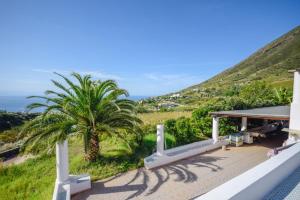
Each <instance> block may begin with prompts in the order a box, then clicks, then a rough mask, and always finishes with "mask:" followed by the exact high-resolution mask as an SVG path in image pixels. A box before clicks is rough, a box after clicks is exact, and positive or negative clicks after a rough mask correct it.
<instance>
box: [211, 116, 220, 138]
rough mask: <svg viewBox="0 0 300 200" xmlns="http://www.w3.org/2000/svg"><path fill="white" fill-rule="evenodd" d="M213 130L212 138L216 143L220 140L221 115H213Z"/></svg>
mask: <svg viewBox="0 0 300 200" xmlns="http://www.w3.org/2000/svg"><path fill="white" fill-rule="evenodd" d="M212 128H213V130H212V138H213V140H214V143H216V142H218V139H219V117H216V116H213V127H212Z"/></svg>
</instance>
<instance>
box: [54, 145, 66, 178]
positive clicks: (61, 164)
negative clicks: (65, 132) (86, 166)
mask: <svg viewBox="0 0 300 200" xmlns="http://www.w3.org/2000/svg"><path fill="white" fill-rule="evenodd" d="M56 173H57V174H56V177H57V181H58V182H59V183H63V182H64V181H66V180H67V179H68V178H69V156H68V141H67V140H65V141H63V142H57V143H56Z"/></svg>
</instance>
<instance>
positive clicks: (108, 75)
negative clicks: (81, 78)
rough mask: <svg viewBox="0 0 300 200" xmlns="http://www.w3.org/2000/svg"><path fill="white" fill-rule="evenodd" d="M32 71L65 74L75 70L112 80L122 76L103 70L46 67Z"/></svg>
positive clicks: (119, 78)
mask: <svg viewBox="0 0 300 200" xmlns="http://www.w3.org/2000/svg"><path fill="white" fill-rule="evenodd" d="M32 71H34V72H41V73H54V72H57V73H60V74H65V75H69V74H70V73H72V72H77V73H79V74H83V75H87V74H89V75H91V76H92V77H94V78H100V79H113V80H122V78H121V77H120V76H117V75H114V74H109V73H103V72H99V71H81V70H69V71H68V70H56V69H52V70H47V69H33V70H32Z"/></svg>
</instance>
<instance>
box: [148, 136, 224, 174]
mask: <svg viewBox="0 0 300 200" xmlns="http://www.w3.org/2000/svg"><path fill="white" fill-rule="evenodd" d="M227 144H228V142H227V141H220V142H217V143H214V141H213V139H209V140H204V141H200V142H194V143H192V144H187V145H183V146H180V147H176V148H172V149H168V150H166V151H164V155H162V156H159V155H157V154H156V153H155V154H153V155H151V156H149V157H147V158H145V159H144V165H145V167H146V168H147V169H152V168H155V167H159V166H163V165H166V164H169V163H172V162H175V161H178V160H181V159H185V158H188V157H191V156H195V155H197V154H200V153H204V152H206V151H210V150H213V149H217V148H219V147H221V146H222V145H227Z"/></svg>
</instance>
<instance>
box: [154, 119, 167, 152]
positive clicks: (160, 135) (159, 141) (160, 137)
mask: <svg viewBox="0 0 300 200" xmlns="http://www.w3.org/2000/svg"><path fill="white" fill-rule="evenodd" d="M156 128H157V132H156V134H157V137H156V154H157V155H159V156H162V155H164V140H165V139H164V125H162V124H158V125H157V127H156Z"/></svg>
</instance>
